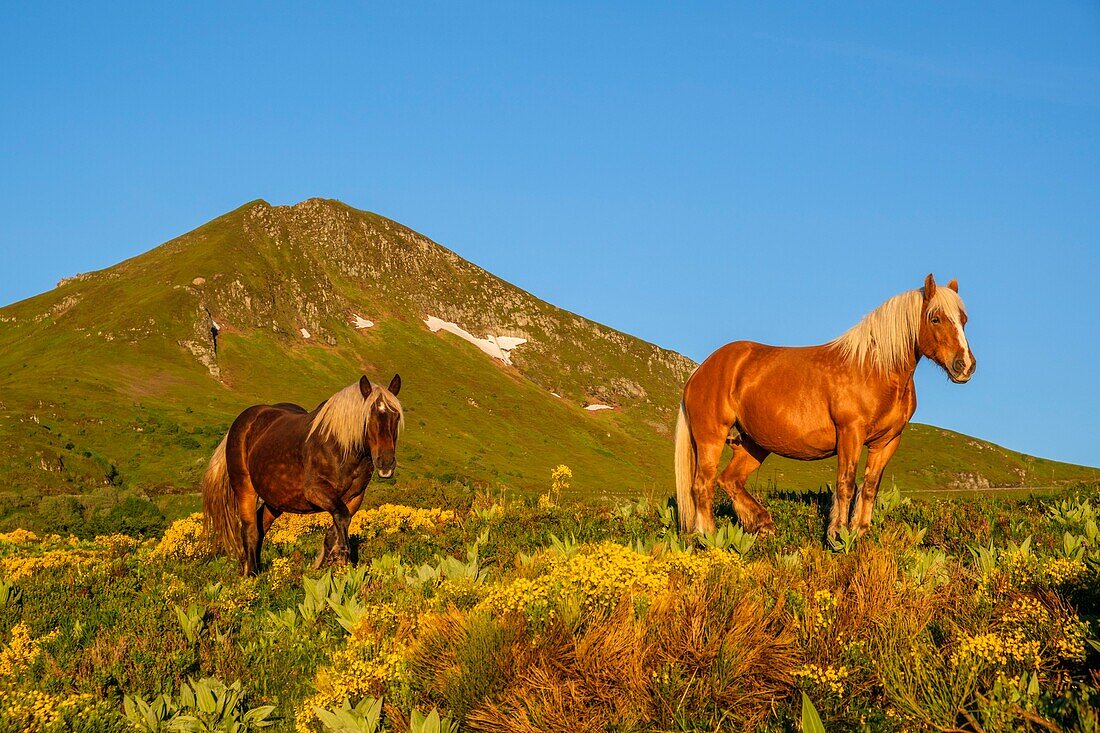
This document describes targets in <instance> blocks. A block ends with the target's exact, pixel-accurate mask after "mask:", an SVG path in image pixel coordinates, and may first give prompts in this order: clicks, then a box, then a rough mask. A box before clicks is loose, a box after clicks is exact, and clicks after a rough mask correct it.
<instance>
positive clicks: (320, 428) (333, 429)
mask: <svg viewBox="0 0 1100 733" xmlns="http://www.w3.org/2000/svg"><path fill="white" fill-rule="evenodd" d="M378 402H381V403H382V404H383V405H384V406H385V407H386V408H388V409H390V410H394V411H395V412H396V413H397V430H398V432H401V429H402V428H404V427H405V412H404V410H402V409H401V402H400V401H398V399H397V397H395V396H394V395H393V394H391V393H390V391H389V390H388V389H384V388H383V387H379V386H378V385H377V384H372V385H371V392H370V395H369V396H368V397H366V398H365V399H364V398H363V393H362V392H361V391H360V389H359V383H358V382H355V383H354V384H351V385H348V386H347V387H344V388H343V389H342V390H340V391H339V392H337V393H336V394H334V395H333V396H332V397H329V398H328V400H326V401H325V404H323V405H321V409H319V410H318V411H317V414H316V415H314V417H313V422H312V423H310V426H309V435H308V436H307V438H308V437H312V436H313V434H314V433H315V432H320V434H321V436H322V437H325V438H331V439H332V440H334V441H336V444H337V445H338V446H340V450H341V451H343V453H344V455H345V457H346V456H349V455H355V454H358V453H359V452H361V451H362V450H364V449H365V448H366V447H367V446H366V438H367V420H368V419H370V413H371V410H373V409H374V407H375V405H377V403H378Z"/></svg>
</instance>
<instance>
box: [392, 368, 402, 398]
mask: <svg viewBox="0 0 1100 733" xmlns="http://www.w3.org/2000/svg"><path fill="white" fill-rule="evenodd" d="M389 389H390V394H392V395H393V396H395V397H396V396H397V393H398V392H400V391H401V375H400V374H394V375H393V379H391V380H390V388H389Z"/></svg>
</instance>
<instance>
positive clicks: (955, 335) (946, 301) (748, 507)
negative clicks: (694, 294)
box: [676, 275, 975, 537]
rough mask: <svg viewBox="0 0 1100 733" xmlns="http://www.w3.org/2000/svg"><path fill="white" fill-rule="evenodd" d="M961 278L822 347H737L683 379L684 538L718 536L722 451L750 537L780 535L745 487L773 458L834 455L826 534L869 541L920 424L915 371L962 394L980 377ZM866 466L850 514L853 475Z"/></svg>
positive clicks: (679, 453) (901, 298) (680, 465)
mask: <svg viewBox="0 0 1100 733" xmlns="http://www.w3.org/2000/svg"><path fill="white" fill-rule="evenodd" d="M958 292H959V286H958V283H957V282H956V281H955V280H952V281H951V282H949V283H948V284H947V287H936V281H935V279H933V277H932V276H931V275H929V276H928V277H927V278H926V279H925V281H924V287H923V288H921V289H919V290H910V291H908V292H905V293H901V294H900V295H896V296H894V297H893V298H890V299H889V300H887V301H886V302H885V303H883V304H882V305H880V306H879V307H878V308H876V309H875V310H873V311H872V312H871V313H869V314H868V315H867V316H865V317H864V318H863V320H861V321H860V322H859V323H858V324H856V325H855V326H853V327H852V328H851V329H849V330H848V331H847V332H846V333H845V334H844V335H842V336H840V337H839V338H837V339H834V340H833V341H830V342H829V343H827V344H823V345H821V346H804V347H781V346H766V345H764V344H757V343H753V342H751V341H735V342H733V343H731V344H726V345H725V346H723V347H722V348H720V349H718V350H717V351H715V352H714V353H713V354H711V355H710V356H709V357H707V359H706V361H704V362H703V363H702V364H700V365H699V368H698V369H696V370H695V372H694V373H693V374H692V375H691V376H690V377H689V378H688V381H687V384H686V385H685V386H684V396H683V400H682V401H681V403H680V414H679V418H678V420H677V422H676V502H677V504H678V506H679V513H680V527H681V529H682V530H684V531H686V532H691V531H696V530H697V531H701V532H712V531H714V481H715V474H716V473H717V471H718V461H719V459H720V458H721V455H722V448H723V446H724V445H726V444H727V443H729V445H730V447H731V448H732V449H733V458H732V459H731V460H730V462H729V465H728V466H726V468H725V470H724V471H722V474H721V475H720V476H718V484H719V485H720V486H721V487H722V488H723V489H724V490H725V491H726V493H727V494H729V497H730V499H732V501H733V507H734V510H735V511H736V512H737V517H738V519H740V521H741V524H742V525H744V527H745V528H746V529H747V530H749V531H754V532H755V531H759V530H769V531H770V530H774V528H775V525H774V524H773V523H772V518H771V514H770V513H768V510H767V509H765V508H764V507H763V506H761V504H760V502H758V501H757V500H756V499H755V498H753V496H752V495H751V494H749V492H748V491H746V490H745V481H746V479H748V477H749V474H751V473H752V472H753V471H755V470H756V469H757V468H758V467H759V466H760V464H761V463H762V462H763V461H764V459H765V458H767V456H768V455H769V454H771V453H775V454H777V455H780V456H786V457H787V458H795V459H798V460H801V461H815V460H818V459H821V458H828V457H830V456H834V455H835V456H837V480H836V489H835V493H834V496H833V506H832V511H831V513H830V517H829V526H828V536H829V537H835V536H836V535H837V533H838V531H839V530H840V529H841V528H842V527H843V528H845V529H847V528H849V522H851V524H852V525H854V529H855V531H856V532H857V533H859V534H862V533H863V532H865V531H866V530H867V528H868V527H869V526H870V523H871V511H872V509H873V507H874V504H875V495H876V494H877V493H878V486H879V481H880V480H881V479H882V473H883V470H884V469H885V468H886V464H887V463H888V462H889V461H890V458H891V457H893V455H894V452H895V451H896V450H897V449H898V444H899V443H900V441H901V433H902V431H903V430H904V429H905V426H906V424H908V422H909V420H910V418H912V417H913V411H914V410H915V409H916V405H917V400H916V393H915V391H914V387H913V372H914V371H915V370H916V368H917V362H919V361H920V359H921V357H922V356H923V357H927V358H929V359H931V360H932V361H934V362H935V363H936V364H939V365H940V366H941V367H943V369H944V370H945V371H946V372H947V375H948V377H950V379H951V381H953V382H955V383H957V384H962V383H964V382H966V381H968V380H969V379H970V377H971V375H973V373H974V367H975V361H974V354H973V352H971V350H970V346H969V344H967V341H966V335H965V334H964V332H963V329H964V327H965V326H966V320H967V316H966V310H965V308H964V307H963V303H962V300H961V299H960V298H959V295H958ZM863 446H867V467H866V469H865V471H864V475H863V486H862V487H861V489H860V491H859V493H858V495H857V496H856V498H855V499H856V500H855V502H854V505H853V503H852V494H853V490H854V488H855V480H856V465H857V463H858V462H859V454H860V452H861V451H862V450H863Z"/></svg>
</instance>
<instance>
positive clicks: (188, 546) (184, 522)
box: [151, 512, 210, 560]
mask: <svg viewBox="0 0 1100 733" xmlns="http://www.w3.org/2000/svg"><path fill="white" fill-rule="evenodd" d="M209 554H210V545H209V543H208V542H207V541H206V539H205V538H204V537H203V529H202V513H201V512H195V513H194V514H192V515H191V516H189V517H185V518H183V519H177V520H176V521H174V522H172V524H171V525H169V527H168V529H166V530H164V536H163V537H161V538H160V542H158V543H157V545H156V547H154V548H153V552H152V553H151V556H152V557H154V558H159V559H164V560H166V559H173V560H193V559H200V558H204V557H207V556H209Z"/></svg>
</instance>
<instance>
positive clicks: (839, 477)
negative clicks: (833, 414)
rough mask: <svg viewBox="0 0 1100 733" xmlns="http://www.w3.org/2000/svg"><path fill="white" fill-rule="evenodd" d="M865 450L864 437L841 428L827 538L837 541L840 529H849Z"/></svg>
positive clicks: (838, 436) (838, 437) (838, 438)
mask: <svg viewBox="0 0 1100 733" xmlns="http://www.w3.org/2000/svg"><path fill="white" fill-rule="evenodd" d="M862 449H863V435H861V434H860V433H859V432H858V431H856V430H853V429H851V428H840V429H839V430H838V435H837V446H836V463H837V466H836V490H835V491H834V492H833V508H832V511H831V512H829V528H828V530H827V533H826V534H827V537H828V538H829V539H831V540H832V539H836V537H837V535H839V534H840V529H841V528H842V527H843V528H844V529H848V515H849V514H850V513H851V507H852V494H853V493H854V492H855V485H856V467H857V465H858V464H859V453H860V451H861V450H862Z"/></svg>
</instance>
